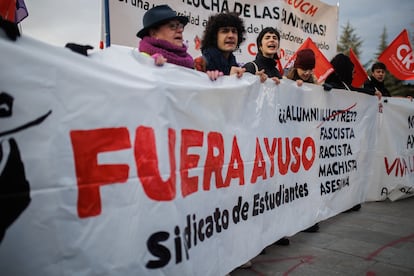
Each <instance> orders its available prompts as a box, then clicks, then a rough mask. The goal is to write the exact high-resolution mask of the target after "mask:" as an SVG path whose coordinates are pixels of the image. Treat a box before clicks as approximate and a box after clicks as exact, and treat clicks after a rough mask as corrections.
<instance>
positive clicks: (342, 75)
mask: <svg viewBox="0 0 414 276" xmlns="http://www.w3.org/2000/svg"><path fill="white" fill-rule="evenodd" d="M331 65H332V67H333V69H334V71H333V72H332V73H331V74H330V75H329V76H328V77H327V78H326V80H325V83H324V88H325V90H330V89H332V88H337V89H345V90H348V91H356V92H360V93H364V94H368V95H376V96H377V97H378V98H381V93H380V92H379V91H374V90H369V89H366V88H357V87H353V86H352V80H353V74H354V64H353V63H352V61H351V59H350V58H349V57H348V56H346V55H344V54H342V53H339V54H337V55H336V56H334V57H333V58H332V60H331Z"/></svg>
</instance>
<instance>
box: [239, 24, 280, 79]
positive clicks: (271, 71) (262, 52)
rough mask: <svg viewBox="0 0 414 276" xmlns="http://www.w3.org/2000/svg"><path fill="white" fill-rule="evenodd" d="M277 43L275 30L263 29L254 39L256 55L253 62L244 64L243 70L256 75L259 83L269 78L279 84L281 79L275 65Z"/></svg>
mask: <svg viewBox="0 0 414 276" xmlns="http://www.w3.org/2000/svg"><path fill="white" fill-rule="evenodd" d="M279 42H280V34H279V32H278V31H277V30H276V29H275V28H273V27H266V28H264V29H263V30H262V31H261V32H260V33H259V35H258V36H257V39H256V46H257V52H258V53H257V55H256V58H255V60H254V61H251V62H248V63H246V64H245V65H244V66H243V68H245V69H246V71H247V72H249V73H252V74H256V75H258V76H259V77H260V79H261V81H265V80H266V78H267V77H269V78H271V79H272V80H273V81H274V82H275V83H276V84H279V83H280V79H281V78H282V75H281V74H280V72H279V70H278V69H277V64H276V60H277V59H279V56H278V55H277V51H278V50H279Z"/></svg>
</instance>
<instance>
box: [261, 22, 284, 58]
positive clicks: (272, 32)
mask: <svg viewBox="0 0 414 276" xmlns="http://www.w3.org/2000/svg"><path fill="white" fill-rule="evenodd" d="M267 33H271V34H275V35H276V36H277V40H279V41H280V34H279V32H278V31H277V30H276V29H275V28H273V27H266V28H264V29H263V30H262V31H261V32H260V33H259V35H258V36H257V39H256V46H257V51H258V52H259V53H261V54H263V53H262V50H261V49H260V47H261V46H262V39H263V37H264V36H265V34H267Z"/></svg>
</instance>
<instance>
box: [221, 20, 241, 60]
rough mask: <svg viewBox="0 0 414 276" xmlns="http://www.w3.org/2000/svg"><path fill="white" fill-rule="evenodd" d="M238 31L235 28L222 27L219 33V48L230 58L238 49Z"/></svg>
mask: <svg viewBox="0 0 414 276" xmlns="http://www.w3.org/2000/svg"><path fill="white" fill-rule="evenodd" d="M237 40H238V36H237V29H236V28H235V27H221V28H219V29H218V32H217V47H218V48H219V50H220V51H222V52H223V54H224V56H225V57H228V56H229V55H230V53H232V52H233V51H234V50H236V48H237V42H238V41H237Z"/></svg>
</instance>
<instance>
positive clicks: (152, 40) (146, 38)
mask: <svg viewBox="0 0 414 276" xmlns="http://www.w3.org/2000/svg"><path fill="white" fill-rule="evenodd" d="M187 23H188V18H187V17H184V16H179V15H177V13H176V12H175V11H174V10H172V9H171V8H170V7H169V6H168V5H160V6H156V7H154V8H152V9H150V10H148V11H147V12H146V13H145V15H144V17H143V28H142V29H141V30H140V31H139V32H138V33H137V36H138V37H139V38H141V40H140V42H139V47H138V49H139V51H140V52H142V53H144V54H146V55H148V56H151V57H152V58H153V59H154V63H155V64H156V65H158V66H162V65H163V64H164V63H165V62H169V63H173V64H176V65H179V66H184V67H187V68H191V69H196V70H198V71H202V72H205V73H207V75H208V76H209V78H210V79H211V80H212V81H214V80H217V79H218V78H219V77H221V76H225V75H236V76H237V77H238V78H240V77H242V76H243V74H245V73H250V74H254V75H257V76H258V78H259V79H260V81H261V82H264V81H266V80H267V79H271V80H272V81H273V82H274V83H275V84H276V85H278V84H279V83H280V80H281V79H282V78H287V79H291V80H293V81H296V83H297V85H298V86H302V85H303V83H313V84H321V83H318V81H317V78H316V76H315V75H314V69H315V65H316V59H315V53H314V52H313V50H312V49H307V48H306V49H302V50H300V51H298V52H297V53H296V59H295V61H294V64H293V67H292V68H291V69H289V70H288V72H287V73H286V75H285V76H284V74H283V72H280V71H279V69H278V67H277V60H278V59H279V56H278V51H279V47H280V34H279V32H278V30H277V29H275V28H273V27H265V28H263V29H262V31H261V32H260V33H259V34H258V36H257V39H256V47H257V55H256V57H255V59H254V60H252V61H250V62H247V63H245V64H244V65H242V66H240V63H239V62H238V61H237V60H236V57H235V55H234V54H233V53H234V52H235V51H236V50H237V49H238V48H239V47H240V44H241V43H242V42H243V41H244V40H245V34H246V29H245V26H244V22H243V20H242V19H241V18H240V17H239V15H238V14H237V13H234V12H227V13H218V14H214V15H211V16H210V17H209V18H208V21H207V25H206V27H205V30H204V33H203V37H202V40H201V53H202V56H200V57H197V58H195V59H193V58H192V57H191V56H190V55H189V54H188V52H187V50H188V49H187V46H186V45H185V44H184V39H183V31H184V27H185V26H186V24H187ZM330 63H331V65H332V67H333V69H334V71H333V72H332V73H331V74H330V75H328V77H327V78H326V80H325V81H324V83H323V85H324V88H325V90H330V89H332V88H336V89H344V90H348V91H355V92H361V93H366V94H369V95H376V96H377V97H379V98H381V96H385V97H389V96H391V95H390V93H389V91H388V90H387V89H386V88H385V86H384V83H383V82H384V77H385V72H386V68H385V65H384V64H383V63H380V62H377V63H375V64H374V65H373V66H372V76H371V78H370V80H368V81H367V82H366V83H365V84H364V87H353V86H352V80H353V72H354V65H353V63H352V62H351V60H350V58H349V57H348V56H347V55H345V54H343V53H338V54H337V55H336V56H335V57H334V58H333V59H332V60H331V61H330ZM360 208H361V205H360V204H358V205H356V206H354V207H352V208H351V209H349V210H347V211H346V212H348V211H358V210H359V209H360ZM318 230H319V224H318V223H316V224H315V225H313V226H311V227H309V228H307V229H305V230H303V232H317V231H318ZM274 244H276V245H282V246H287V245H289V239H288V237H283V238H281V239H278V240H277V241H276V242H275V243H274ZM261 254H265V250H263V251H262V253H261ZM251 265H252V263H251V262H250V261H248V262H246V263H245V264H243V265H241V266H240V268H248V267H250V266H251Z"/></svg>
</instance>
